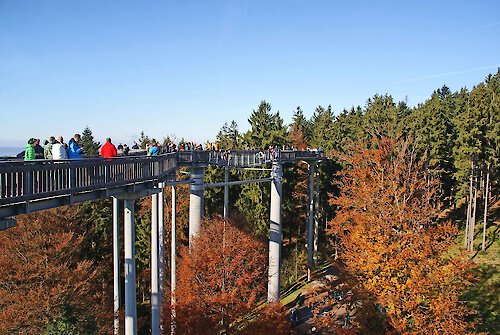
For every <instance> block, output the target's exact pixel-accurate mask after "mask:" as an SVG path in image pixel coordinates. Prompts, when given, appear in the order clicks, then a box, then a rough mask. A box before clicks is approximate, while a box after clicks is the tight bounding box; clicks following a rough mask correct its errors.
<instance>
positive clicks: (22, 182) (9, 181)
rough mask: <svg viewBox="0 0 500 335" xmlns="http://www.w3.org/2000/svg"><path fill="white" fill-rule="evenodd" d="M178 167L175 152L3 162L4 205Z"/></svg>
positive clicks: (0, 200) (0, 192)
mask: <svg viewBox="0 0 500 335" xmlns="http://www.w3.org/2000/svg"><path fill="white" fill-rule="evenodd" d="M176 168H177V155H176V154H175V153H171V154H165V155H161V156H155V157H147V156H142V157H137V156H132V157H116V158H106V159H105V158H89V159H78V160H74V159H70V160H54V161H52V160H35V161H28V162H24V161H7V162H1V163H0V205H4V204H8V203H15V202H20V201H29V200H33V199H40V198H45V197H53V196H60V195H68V194H77V193H81V192H85V191H91V190H97V189H105V188H113V187H119V186H123V185H127V184H131V183H138V182H145V181H151V180H155V179H162V178H163V177H164V176H166V175H169V174H171V173H172V172H174V171H175V170H176Z"/></svg>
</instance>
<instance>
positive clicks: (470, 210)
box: [464, 162, 474, 248]
mask: <svg viewBox="0 0 500 335" xmlns="http://www.w3.org/2000/svg"><path fill="white" fill-rule="evenodd" d="M473 171H474V162H472V164H471V171H470V185H469V203H468V205H467V221H466V224H465V238H464V248H468V247H469V236H470V232H469V229H470V218H471V213H472V173H473Z"/></svg>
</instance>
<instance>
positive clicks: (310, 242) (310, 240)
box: [307, 162, 314, 280]
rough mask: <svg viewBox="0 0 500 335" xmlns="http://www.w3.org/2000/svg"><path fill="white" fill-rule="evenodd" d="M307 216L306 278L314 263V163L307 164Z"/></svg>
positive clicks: (309, 277)
mask: <svg viewBox="0 0 500 335" xmlns="http://www.w3.org/2000/svg"><path fill="white" fill-rule="evenodd" d="M308 200H309V216H308V220H307V280H311V271H312V268H313V265H314V163H313V162H311V163H310V164H309V196H308Z"/></svg>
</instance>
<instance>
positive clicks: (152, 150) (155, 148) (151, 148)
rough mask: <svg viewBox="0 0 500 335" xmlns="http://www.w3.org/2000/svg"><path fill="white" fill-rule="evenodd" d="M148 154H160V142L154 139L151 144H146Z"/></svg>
mask: <svg viewBox="0 0 500 335" xmlns="http://www.w3.org/2000/svg"><path fill="white" fill-rule="evenodd" d="M146 149H147V152H148V156H158V155H159V154H160V147H159V146H158V142H156V141H155V140H153V141H152V142H151V144H150V146H149V148H148V147H147V146H146Z"/></svg>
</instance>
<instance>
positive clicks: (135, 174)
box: [0, 150, 320, 209]
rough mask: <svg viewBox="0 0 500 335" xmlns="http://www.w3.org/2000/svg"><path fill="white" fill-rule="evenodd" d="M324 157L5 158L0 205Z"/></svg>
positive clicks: (254, 153)
mask: <svg viewBox="0 0 500 335" xmlns="http://www.w3.org/2000/svg"><path fill="white" fill-rule="evenodd" d="M319 157H320V156H319V155H318V154H317V153H315V152H308V151H293V150H277V151H275V152H269V151H268V150H262V151H258V150H238V151H203V150H194V151H179V152H175V153H167V154H164V155H160V156H152V157H150V156H122V157H115V158H84V159H69V160H34V161H22V160H5V161H0V209H1V207H4V206H8V205H10V204H14V203H22V202H26V203H29V202H30V201H35V200H39V199H44V198H51V197H59V196H71V195H75V194H82V193H85V192H96V191H99V190H108V189H113V188H118V187H124V186H127V185H138V184H146V183H151V182H157V181H165V180H168V179H169V178H171V177H172V174H173V173H175V171H176V170H177V168H178V167H179V166H208V165H222V166H228V167H255V166H262V165H264V164H268V163H270V162H273V161H277V162H279V163H288V162H295V161H297V160H307V159H318V158H319ZM145 186H146V185H145Z"/></svg>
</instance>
